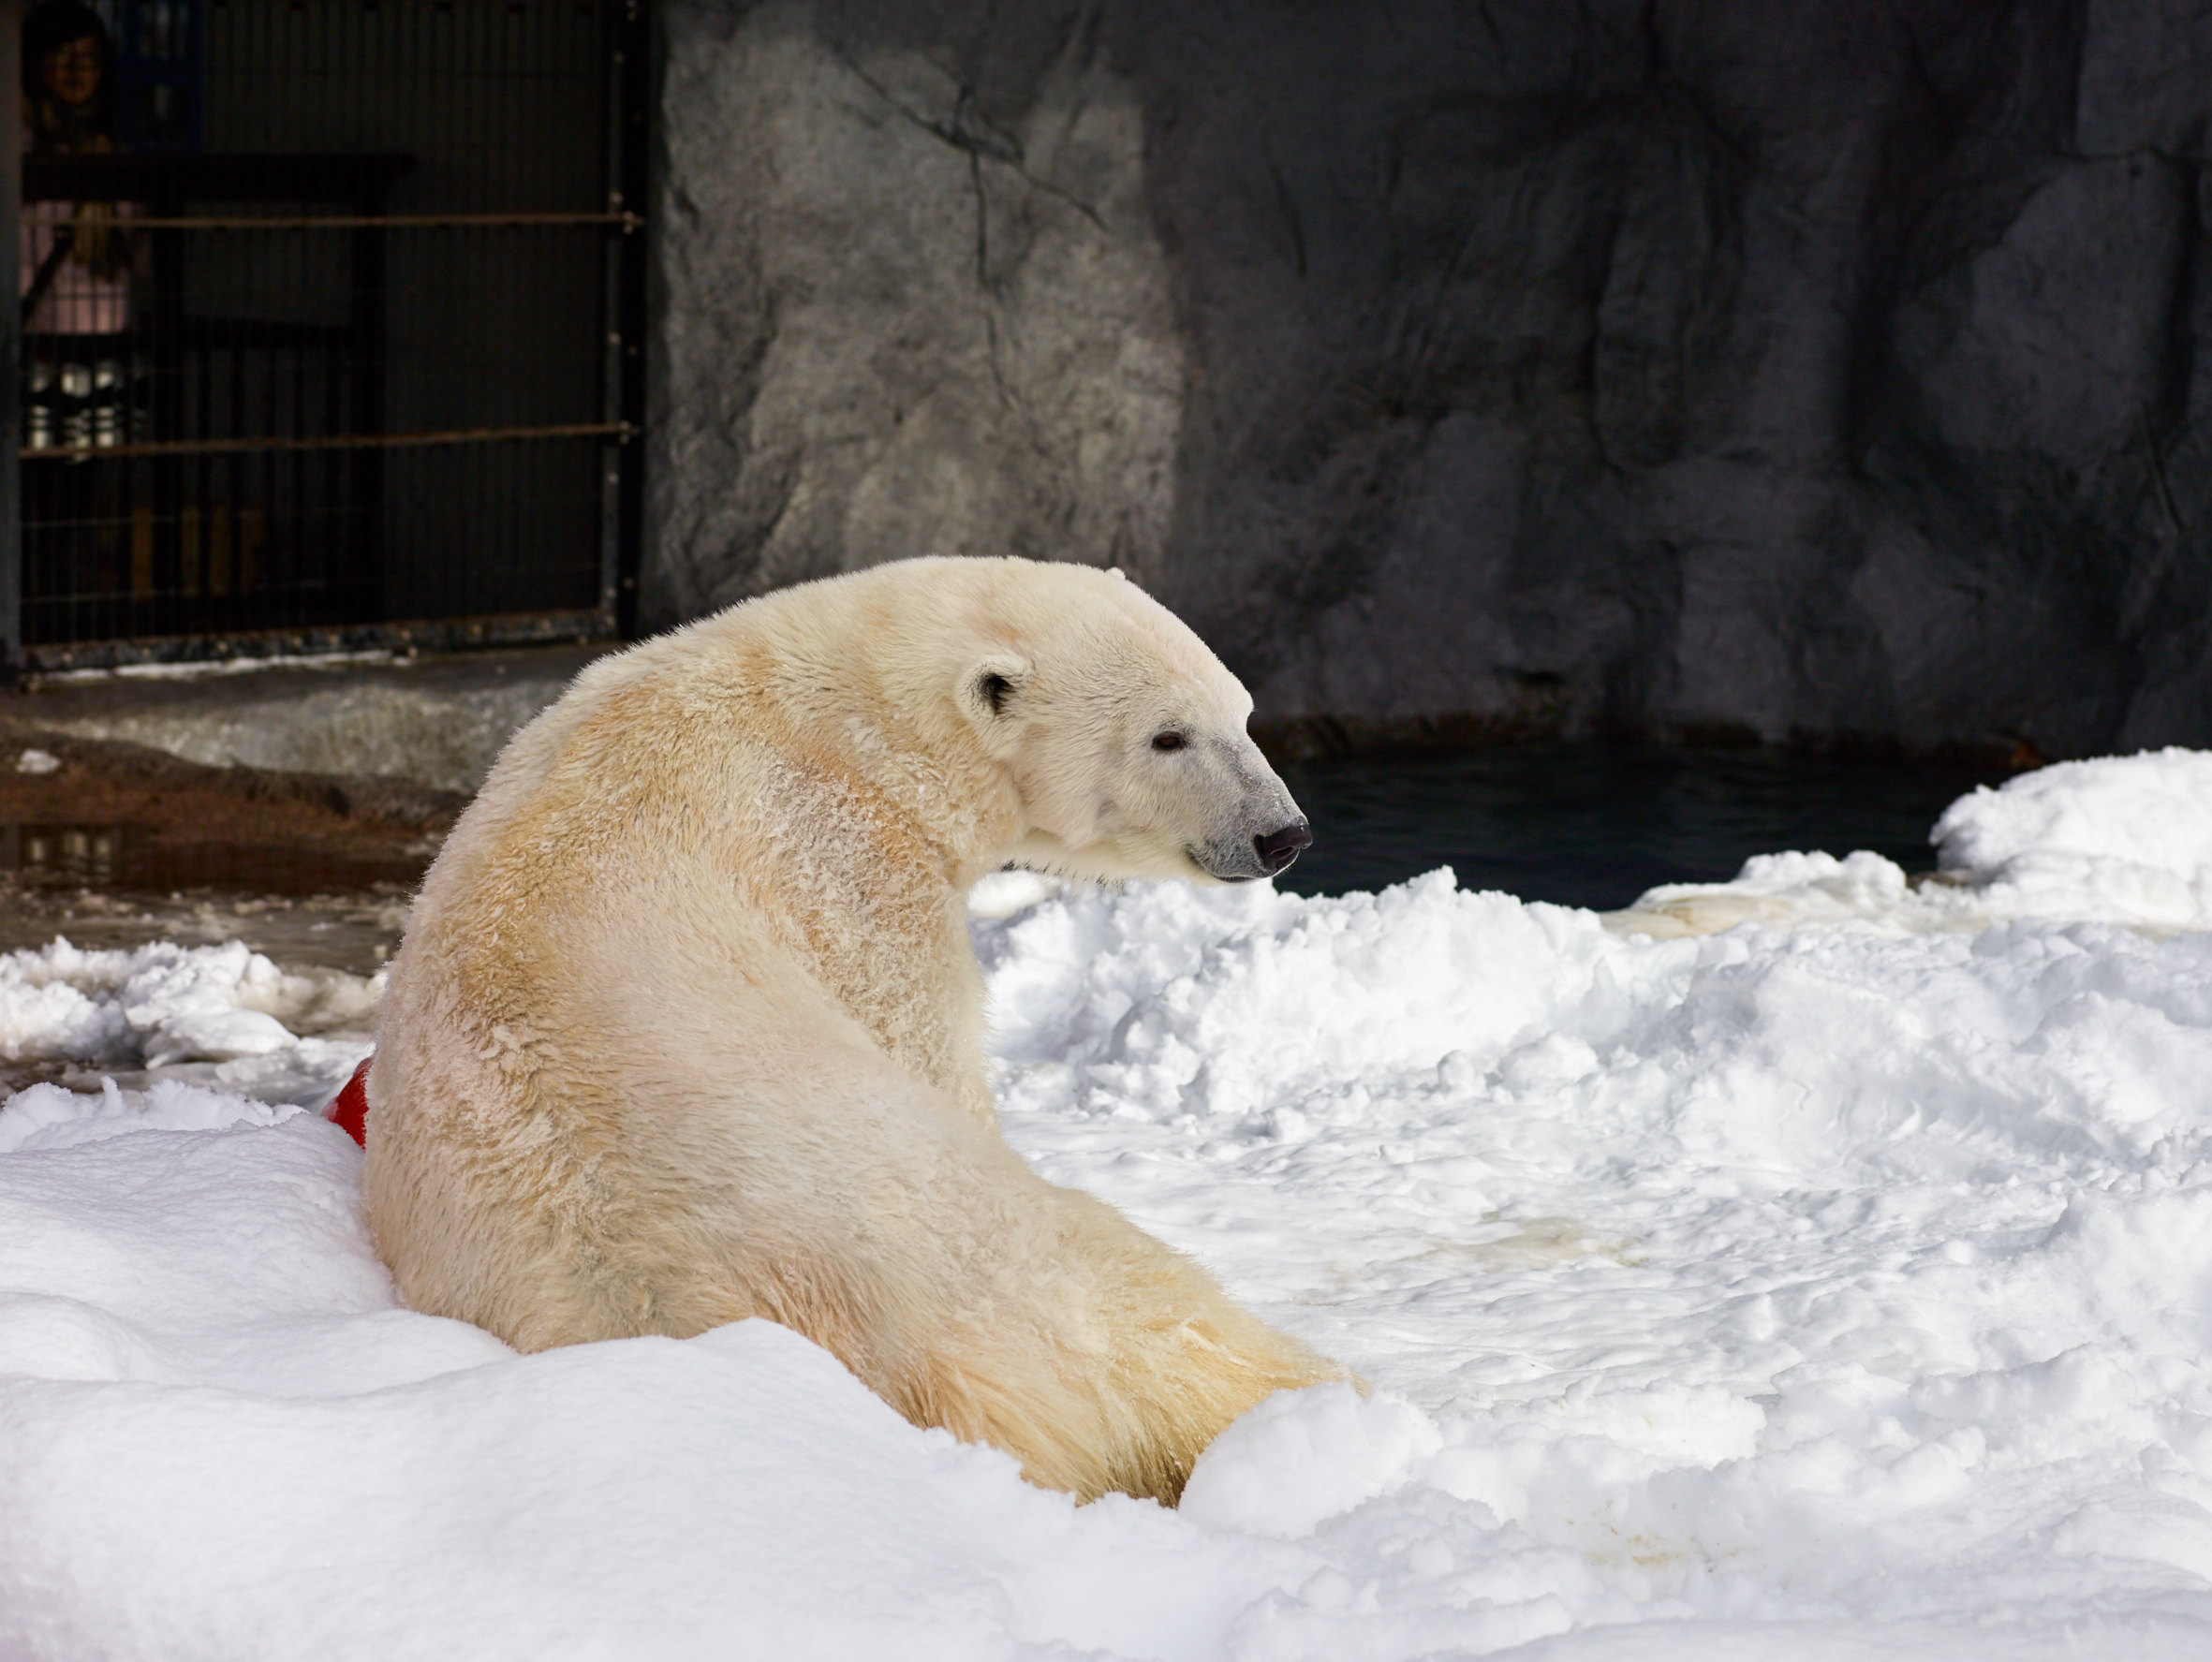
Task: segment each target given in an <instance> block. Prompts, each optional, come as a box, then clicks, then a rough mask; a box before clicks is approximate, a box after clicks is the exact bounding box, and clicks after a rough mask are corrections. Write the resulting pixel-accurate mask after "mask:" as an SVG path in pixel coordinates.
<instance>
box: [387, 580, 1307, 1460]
mask: <svg viewBox="0 0 2212 1662" xmlns="http://www.w3.org/2000/svg"><path fill="white" fill-rule="evenodd" d="M1249 711H1250V700H1249V699H1247V698H1246V695H1245V692H1244V689H1243V687H1242V686H1240V685H1239V684H1237V682H1236V681H1235V679H1234V678H1233V677H1232V676H1231V675H1230V674H1229V672H1228V671H1227V670H1226V669H1223V668H1222V667H1221V665H1220V663H1219V662H1218V661H1217V659H1216V658H1215V657H1214V655H1212V654H1211V653H1210V652H1208V651H1207V650H1206V648H1205V647H1204V646H1203V644H1202V643H1201V642H1200V641H1199V640H1198V638H1197V637H1196V636H1194V635H1193V634H1191V633H1190V631H1189V630H1188V629H1187V628H1186V627H1185V626H1184V625H1182V624H1181V623H1180V622H1178V621H1177V620H1176V619H1175V618H1174V617H1173V616H1172V614H1171V613H1169V612H1168V611H1167V610H1165V609H1164V608H1162V607H1160V606H1158V604H1157V603H1155V602H1154V601H1152V600H1150V599H1148V598H1147V597H1146V596H1143V594H1142V593H1141V592H1139V591H1138V590H1137V589H1136V588H1135V587H1134V586H1133V585H1131V584H1129V583H1127V582H1124V581H1120V580H1119V579H1117V578H1115V577H1113V576H1112V575H1109V574H1105V573H1100V572H1097V571H1091V570H1087V569H1084V568H1081V567H1076V566H1042V565H1033V564H1031V563H1029V562H1026V561H1020V560H919V561H913V562H908V563H905V564H901V565H896V566H879V567H877V568H876V569H874V570H870V571H866V572H863V573H860V574H857V575H854V576H850V577H844V578H837V579H833V580H830V581H824V582H818V583H811V584H807V585H805V586H803V587H800V588H795V589H789V590H786V591H784V592H782V593H780V594H777V595H774V596H770V597H768V598H765V599H760V600H755V601H751V602H748V603H746V604H745V605H743V606H739V607H736V608H733V609H732V610H728V611H725V612H722V613H720V614H718V615H716V616H715V617H712V618H709V619H706V620H705V621H703V622H701V623H699V624H695V625H691V626H690V627H688V628H686V629H682V630H679V631H677V632H676V633H674V634H672V635H669V636H666V637H663V638H661V639H659V640H654V641H651V642H649V643H647V644H645V645H643V646H641V647H638V648H637V649H635V650H634V651H631V652H628V653H626V654H623V655H620V656H618V657H612V658H608V659H604V660H602V661H600V662H599V663H597V664H595V665H594V666H593V667H592V668H590V669H587V670H585V671H584V672H583V674H582V675H581V676H579V677H578V678H577V681H576V684H575V685H574V686H573V687H572V688H571V689H570V690H569V692H568V695H567V696H566V697H565V698H564V699H561V701H560V702H559V703H557V704H555V705H554V706H553V708H552V709H551V710H549V711H547V712H546V713H544V714H543V715H541V716H539V717H538V720H537V721H535V722H533V723H532V724H531V725H530V726H529V727H528V728H524V730H523V731H522V732H521V733H520V734H518V735H517V736H516V738H515V739H514V741H513V743H511V744H509V746H508V749H507V751H506V753H505V755H504V756H502V757H501V758H500V760H499V763H498V765H497V766H496V767H495V768H494V770H493V772H492V775H491V777H490V779H489V780H488V781H487V782H486V784H485V786H484V788H483V791H482V793H481V794H480V795H479V797H478V799H477V801H476V802H475V803H474V804H472V805H471V806H470V808H469V810H468V811H467V813H466V814H465V815H464V816H462V819H461V822H460V824H459V825H458V826H456V827H455V829H454V831H453V834H452V836H451V837H450V839H449V841H448V842H447V844H446V846H445V850H444V852H443V853H442V854H441V855H440V856H439V858H438V860H437V863H436V864H435V866H433V867H432V868H431V872H430V875H429V876H428V878H427V879H426V880H425V882H424V884H423V890H422V895H421V898H420V901H419V902H418V903H417V905H416V907H415V912H414V918H413V920H412V922H411V923H410V925H409V927H408V931H407V935H406V941H405V943H404V944H403V945H402V947H401V949H400V953H399V956H398V957H397V959H396V960H395V961H394V962H393V963H392V966H391V984H390V990H389V992H388V993H387V994H386V997H385V1003H384V1008H383V1014H382V1017H381V1019H380V1022H379V1024H378V1033H377V1049H376V1062H375V1066H373V1067H372V1068H371V1070H370V1075H369V1082H368V1093H369V1103H370V1111H369V1120H368V1164H367V1172H366V1186H367V1196H368V1207H369V1217H370V1221H371V1224H372V1225H373V1227H374V1228H375V1230H376V1241H377V1244H378V1246H379V1248H380V1249H381V1250H382V1252H383V1254H384V1257H385V1259H386V1261H387V1262H388V1263H389V1264H390V1265H391V1270H392V1273H393V1274H394V1276H395V1277H396V1278H397V1280H398V1285H399V1289H400V1292H401V1295H402V1296H403V1297H404V1298H405V1299H406V1302H408V1303H409V1304H411V1305H412V1306H414V1307H415V1308H416V1309H418V1310H424V1311H430V1312H433V1313H435V1314H438V1315H444V1316H459V1317H461V1318H463V1319H465V1320H467V1321H472V1322H476V1323H478V1324H479V1325H480V1326H483V1327H486V1328H488V1329H490V1330H491V1331H494V1332H495V1333H497V1334H499V1335H500V1336H501V1337H502V1338H504V1339H506V1340H507V1341H508V1342H509V1343H510V1344H512V1345H514V1346H517V1347H518V1348H521V1349H524V1350H537V1349H542V1348H545V1347H548V1346H556V1345H568V1344H574V1343H577V1342H579V1341H582V1340H589V1339H602V1338H612V1337H616V1336H619V1335H624V1334H633V1333H669V1334H676V1335H684V1334H690V1333H696V1332H699V1331H702V1330H704V1329H706V1328H710V1327H714V1326H715V1325H717V1324H719V1323H723V1322H728V1321H735V1320H737V1319H739V1318H740V1317H744V1316H767V1317H770V1318H771V1319H773V1320H775V1321H779V1322H782V1323H785V1324H787V1325H788V1326H789V1327H792V1328H794V1329H796V1330H797V1331H800V1332H802V1333H804V1334H805V1335H806V1336H807V1337H808V1338H810V1339H812V1340H814V1341H815V1342H817V1343H818V1344H820V1345H822V1346H825V1347H827V1348H828V1349H829V1350H831V1351H833V1353H835V1354H836V1355H837V1356H838V1357H839V1358H840V1359H841V1360H843V1361H844V1362H845V1364H846V1365H847V1366H848V1367H849V1368H850V1369H851V1370H852V1371H853V1373H854V1374H856V1375H858V1376H859V1377H860V1378H861V1379H863V1380H864V1381H865V1382H866V1383H867V1384H868V1385H869V1386H870V1387H871V1388H872V1389H874V1390H876V1391H877V1393H879V1394H880V1395H881V1396H882V1397H884V1399H885V1400H886V1401H888V1402H890V1403H891V1404H892V1405H893V1406H895V1407H897V1408H898V1409H899V1410H900V1411H901V1412H902V1413H904V1414H905V1415H906V1416H907V1418H908V1419H912V1420H914V1421H915V1422H916V1423H917V1424H922V1425H940V1426H944V1427H946V1428H947V1429H949V1430H951V1431H952V1432H954V1433H955V1434H958V1435H960V1436H963V1437H966V1438H971V1439H975V1440H980V1441H984V1442H989V1443H993V1444H995V1445H997V1446H998V1447H999V1448H1002V1449H1008V1450H1009V1451H1010V1452H1012V1453H1013V1454H1015V1455H1017V1456H1019V1457H1020V1459H1021V1460H1022V1462H1023V1466H1024V1470H1025V1473H1026V1474H1027V1476H1028V1477H1029V1478H1031V1480H1033V1481H1035V1482H1038V1483H1040V1484H1043V1485H1046V1486H1048V1487H1052V1488H1056V1489H1068V1490H1072V1491H1074V1492H1075V1493H1078V1494H1080V1495H1083V1496H1084V1497H1086V1498H1087V1497H1090V1496H1094V1495H1097V1494H1099V1493H1103V1492H1105V1491H1107V1490H1123V1491H1127V1492H1128V1493H1132V1494H1149V1495H1156V1496H1158V1497H1159V1498H1161V1499H1163V1500H1167V1501H1171V1502H1172V1500H1173V1499H1174V1498H1175V1496H1176V1495H1177V1494H1178V1493H1180V1491H1181V1488H1182V1485H1183V1480H1184V1478H1185V1477H1186V1476H1187V1473H1188V1471H1189V1469H1190V1463H1191V1462H1192V1461H1193V1460H1194V1459H1195V1458H1196V1457H1197V1455H1198V1453H1199V1450H1200V1449H1203V1448H1204V1447H1205V1445H1206V1443H1207V1442H1208V1441H1209V1440H1210V1439H1211V1438H1212V1437H1213V1436H1214V1434H1216V1433H1217V1432H1218V1431H1219V1430H1220V1429H1221V1428H1222V1427H1223V1426H1225V1425H1226V1424H1228V1423H1229V1421H1230V1420H1231V1419H1234V1418H1235V1417H1236V1416H1237V1415H1238V1414H1240V1413H1242V1412H1243V1411H1244V1410H1245V1409H1246V1408H1248V1407H1250V1406H1251V1405H1253V1404H1254V1403H1256V1402H1258V1401H1259V1400H1260V1399H1261V1398H1262V1397H1264V1396H1266V1395H1267V1394H1268V1393H1269V1392H1271V1391H1273V1390H1278V1389H1281V1388H1283V1387H1287V1386H1297V1385H1305V1384H1309V1383H1311V1382H1313V1381H1316V1380H1320V1379H1327V1378H1340V1377H1342V1376H1343V1374H1342V1370H1340V1369H1338V1368H1336V1367H1335V1366H1333V1365H1331V1364H1330V1363H1328V1362H1326V1361H1323V1360H1320V1359H1319V1358H1317V1357H1315V1356H1314V1355H1313V1354H1311V1353H1310V1352H1308V1351H1307V1350H1305V1348H1304V1347H1303V1346H1300V1345H1298V1344H1297V1343H1296V1342H1295V1341H1293V1340H1291V1339H1290V1338H1288V1337H1286V1336H1285V1335H1283V1334H1281V1333H1278V1332H1276V1331H1273V1330H1272V1329H1270V1328H1268V1327H1267V1326H1265V1325H1264V1324H1262V1323H1261V1322H1260V1321H1258V1320H1257V1319H1255V1318H1254V1317H1252V1316H1249V1315H1247V1314H1246V1313H1245V1312H1244V1311H1242V1310H1240V1309H1239V1308H1237V1306H1236V1305H1234V1304H1233V1303H1231V1302H1230V1301H1229V1299H1228V1298H1227V1297H1226V1296H1225V1295H1224V1294H1223V1293H1222V1292H1221V1290H1220V1289H1219V1287H1217V1286H1216V1285H1215V1283H1214V1282H1213V1280H1212V1279H1211V1278H1210V1277H1208V1276H1207V1275H1206V1273H1205V1272H1203V1271H1202V1270H1201V1269H1199V1268H1198V1267H1197V1266H1196V1265H1195V1264H1193V1263H1191V1262H1190V1261H1189V1260H1188V1259H1187V1258H1183V1257H1181V1256H1180V1255H1178V1254H1176V1253H1174V1252H1172V1251H1170V1250H1169V1249H1168V1248H1167V1247H1165V1246H1163V1245H1161V1244H1160V1243H1158V1242H1156V1241H1154V1240H1153V1239H1152V1238H1151V1237H1150V1236H1148V1235H1145V1234H1144V1233H1143V1232H1142V1231H1141V1230H1139V1229H1137V1228H1135V1227H1133V1226H1132V1225H1130V1224H1129V1223H1128V1221H1127V1220H1126V1219H1124V1218H1123V1217H1122V1216H1121V1215H1120V1214H1119V1213H1116V1212H1114V1211H1113V1209H1112V1208H1110V1207H1108V1206H1106V1205H1104V1204H1102V1203H1100V1202H1099V1201H1098V1200H1095V1199H1091V1198H1090V1197H1088V1196H1085V1195H1083V1194H1079V1193H1077V1192H1075V1191H1072V1190H1069V1189H1063V1188H1056V1187H1054V1186H1053V1185H1052V1184H1047V1183H1045V1182H1043V1181H1042V1180H1041V1179H1040V1178H1038V1177H1037V1176H1036V1175H1035V1174H1034V1173H1032V1172H1031V1171H1030V1170H1029V1169H1027V1168H1026V1167H1025V1165H1024V1164H1023V1163H1022V1162H1021V1160H1020V1159H1019V1158H1017V1157H1016V1156H1015V1155H1014V1154H1013V1152H1012V1151H1011V1150H1010V1148H1009V1147H1008V1146H1007V1144H1006V1142H1005V1141H1004V1140H1003V1139H1002V1138H1001V1137H1000V1136H999V1134H998V1130H997V1124H996V1116H995V1110H994V1109H993V1105H992V1101H991V1095H990V1090H989V1087H988V1084H987V1083H986V1081H985V1079H984V1073H983V1054H982V1028H983V1016H982V983H981V974H980V972H979V970H978V968H977V965H976V962H975V957H974V954H973V952H972V950H971V949H970V948H969V945H968V939H967V927H966V909H965V905H964V897H965V894H966V890H967V888H968V886H969V885H970V884H971V883H973V882H974V881H975V880H976V879H977V878H978V877H980V876H981V875H983V874H985V873H986V872H989V871H992V870H994V869H995V868H996V867H998V866H999V865H1001V864H1003V863H1004V862H1006V861H1007V860H1010V859H1020V860H1025V861H1026V862H1029V863H1041V864H1045V865H1049V866H1052V867H1054V868H1056V869H1060V870H1064V871H1069V872H1078V873H1085V874H1091V875H1106V876H1113V875H1139V874H1143V875H1185V876H1191V877H1195V878H1198V879H1199V880H1202V881H1203V880H1208V879H1209V876H1210V875H1211V874H1214V873H1222V874H1224V875H1239V873H1238V872H1237V870H1236V869H1235V868H1236V866H1237V862H1238V860H1244V861H1246V862H1247V863H1248V862H1249V861H1250V860H1251V858H1252V857H1251V855H1250V852H1249V849H1250V846H1251V843H1252V839H1253V838H1254V837H1255V836H1256V835H1264V834H1265V833H1267V832H1269V831H1275V830H1276V829H1277V828H1279V827H1281V826H1282V825H1283V824H1284V823H1285V822H1286V821H1288V820H1292V819H1295V817H1296V814H1297V810H1296V808H1295V806H1294V805H1293V804H1292V803H1291V802H1290V796H1289V794H1288V793H1287V792H1286V791H1284V789H1283V787H1282V785H1281V783H1280V782H1279V781H1278V780H1276V777H1275V775H1274V774H1273V772H1270V771H1269V769H1268V768H1267V765H1266V763H1265V762H1264V761H1263V760H1261V757H1260V755H1259V752H1258V751H1257V750H1256V749H1255V748H1254V747H1253V746H1252V744H1251V742H1250V741H1249V739H1247V738H1246V736H1245V732H1244V725H1245V719H1246V715H1247V714H1248V713H1249ZM1163 733H1164V734H1169V735H1172V736H1173V737H1176V738H1180V739H1181V740H1182V741H1183V743H1181V744H1180V745H1175V746H1171V747H1169V748H1165V749H1163V748H1159V747H1157V746H1156V745H1155V743H1154V741H1155V740H1156V739H1157V738H1158V737H1159V736H1160V735H1162V734H1163Z"/></svg>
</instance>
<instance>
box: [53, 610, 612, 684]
mask: <svg viewBox="0 0 2212 1662" xmlns="http://www.w3.org/2000/svg"><path fill="white" fill-rule="evenodd" d="M613 634H614V618H613V614H612V612H608V611H601V610H572V611H536V612H513V611H510V612H498V613H494V614H491V615H488V616H480V617H457V618H432V619H418V620H415V621H412V622H406V623H393V624H342V625H331V626H327V627H322V628H293V629H244V630H229V631H225V632H214V633H210V634H204V635H168V636H138V637H135V638H125V639H120V640H77V641H54V642H47V643H34V644H30V645H26V646H25V647H24V648H23V667H24V668H25V669H28V670H30V671H31V672H32V674H33V675H34V676H35V677H36V676H40V675H66V674H68V673H70V672H72V671H81V670H86V669H123V668H125V666H128V665H139V664H214V663H222V662H227V661H228V662H241V661H252V660H255V659H263V660H267V659H276V660H280V661H285V660H298V659H302V658H306V659H313V658H317V657H325V658H333V657H338V656H340V655H347V654H356V653H362V652H398V653H447V652H474V651H480V650H482V649H484V648H486V647H502V646H553V645H557V644H559V643H561V642H564V641H590V640H610V639H612V636H613Z"/></svg>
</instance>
